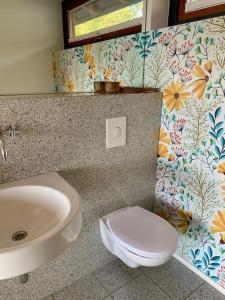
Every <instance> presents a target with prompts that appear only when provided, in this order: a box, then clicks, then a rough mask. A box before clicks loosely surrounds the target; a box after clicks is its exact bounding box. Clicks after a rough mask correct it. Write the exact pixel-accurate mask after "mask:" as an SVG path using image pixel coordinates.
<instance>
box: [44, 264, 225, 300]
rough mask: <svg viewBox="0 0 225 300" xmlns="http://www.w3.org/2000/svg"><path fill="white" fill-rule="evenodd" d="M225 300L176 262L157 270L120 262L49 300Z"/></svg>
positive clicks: (50, 297) (98, 271) (48, 299)
mask: <svg viewBox="0 0 225 300" xmlns="http://www.w3.org/2000/svg"><path fill="white" fill-rule="evenodd" d="M112 299H114V300H170V299H173V300H176V299H187V300H199V299H202V300H224V299H225V296H224V295H222V294H221V293H220V292H218V291H217V290H216V289H214V288H213V287H211V286H210V285H208V284H207V283H205V282H204V281H203V280H202V279H201V278H200V277H199V276H197V275H196V274H195V273H193V272H192V271H190V270H189V269H188V268H187V267H185V266H184V265H183V264H181V263H180V262H179V261H177V260H176V259H175V258H172V259H171V260H170V261H169V262H168V263H166V264H165V265H163V266H161V267H157V268H139V269H130V268H128V267H127V266H126V265H124V264H123V263H122V262H120V261H119V260H114V261H113V262H112V263H110V264H108V265H107V266H105V267H103V268H101V269H99V270H97V271H96V272H94V273H92V274H91V275H89V276H87V277H85V278H82V279H80V280H78V281H76V282H75V283H74V284H72V285H70V286H68V287H66V288H64V289H63V290H60V291H58V292H57V293H55V294H54V295H51V296H49V297H48V298H46V300H112Z"/></svg>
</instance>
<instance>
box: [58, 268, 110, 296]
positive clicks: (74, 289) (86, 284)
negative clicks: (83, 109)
mask: <svg viewBox="0 0 225 300" xmlns="http://www.w3.org/2000/svg"><path fill="white" fill-rule="evenodd" d="M107 296H109V295H108V293H107V292H106V290H105V289H104V288H103V287H102V285H101V284H100V283H99V282H98V280H97V279H96V278H95V276H94V275H93V274H91V275H90V276H86V277H84V278H82V279H80V280H77V281H76V282H75V283H74V284H71V285H70V286H68V287H65V288H64V289H62V290H61V291H59V292H57V293H55V294H53V299H54V300H78V299H79V300H101V299H104V298H105V297H107Z"/></svg>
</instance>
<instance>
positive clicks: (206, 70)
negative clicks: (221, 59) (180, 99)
mask: <svg viewBox="0 0 225 300" xmlns="http://www.w3.org/2000/svg"><path fill="white" fill-rule="evenodd" d="M211 73H212V62H211V61H208V62H207V63H206V64H205V65H204V67H203V68H202V67H200V66H199V65H195V67H194V70H193V75H194V76H195V77H197V78H198V79H196V80H195V81H194V82H192V84H191V86H192V87H193V89H192V92H193V93H194V94H195V96H196V97H197V99H198V100H201V99H202V97H203V95H204V93H205V89H206V85H207V83H208V81H209V79H210V76H211Z"/></svg>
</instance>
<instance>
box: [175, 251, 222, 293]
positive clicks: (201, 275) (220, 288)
mask: <svg viewBox="0 0 225 300" xmlns="http://www.w3.org/2000/svg"><path fill="white" fill-rule="evenodd" d="M173 256H174V257H175V258H176V259H177V260H179V261H180V262H181V263H182V264H184V265H185V266H186V267H187V268H189V269H190V270H191V271H193V272H194V273H195V274H197V275H198V276H200V277H201V278H202V279H203V280H205V281H206V282H207V283H209V284H210V285H211V286H213V287H214V288H215V289H217V290H218V291H219V292H220V293H222V294H223V295H225V289H223V288H222V287H221V286H220V285H219V284H217V283H215V282H214V281H213V280H211V279H209V277H208V276H206V275H205V274H203V273H202V272H200V271H199V270H198V269H197V268H195V267H194V266H192V265H191V264H190V263H188V262H187V261H186V260H185V259H183V258H182V257H180V256H179V255H177V254H174V255H173Z"/></svg>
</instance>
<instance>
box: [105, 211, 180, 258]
mask: <svg viewBox="0 0 225 300" xmlns="http://www.w3.org/2000/svg"><path fill="white" fill-rule="evenodd" d="M107 225H108V227H109V230H110V231H111V233H112V235H113V237H114V239H115V240H116V241H117V242H118V243H120V245H121V246H123V247H124V248H126V249H127V250H129V251H131V252H133V253H135V254H137V255H140V256H143V257H147V258H162V257H167V256H170V255H172V254H173V253H174V252H175V251H176V249H177V245H178V234H177V233H176V230H175V229H174V228H173V227H172V226H171V225H170V224H169V223H168V222H166V221H165V220H164V219H162V218H161V217H159V216H157V215H156V214H153V213H151V212H150V211H147V210H146V209H143V208H141V207H139V206H134V207H130V208H128V209H125V210H123V211H121V212H118V213H116V214H113V215H111V216H110V217H109V218H108V219H107Z"/></svg>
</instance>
